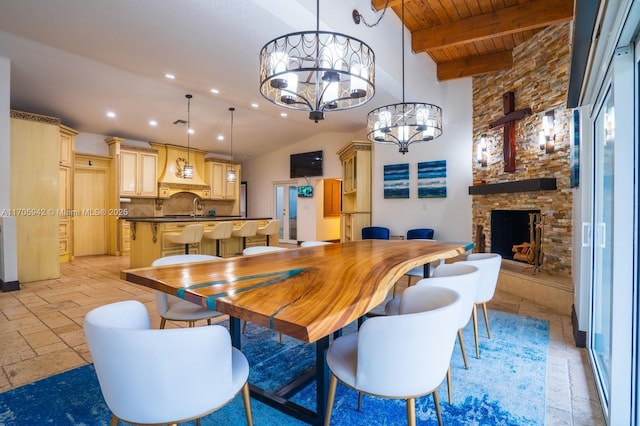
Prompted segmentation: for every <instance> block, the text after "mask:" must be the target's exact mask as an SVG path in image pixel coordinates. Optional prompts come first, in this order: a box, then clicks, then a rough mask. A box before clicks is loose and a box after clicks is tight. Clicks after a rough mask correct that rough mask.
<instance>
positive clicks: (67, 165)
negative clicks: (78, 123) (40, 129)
mask: <svg viewBox="0 0 640 426" xmlns="http://www.w3.org/2000/svg"><path fill="white" fill-rule="evenodd" d="M77 134H78V132H76V131H75V130H73V129H71V128H70V127H67V126H62V125H61V126H60V145H59V149H60V158H59V162H58V164H59V166H58V167H59V168H58V172H59V173H58V191H59V192H58V194H59V201H58V215H57V216H58V218H59V219H58V220H59V223H58V235H59V241H58V250H59V255H60V262H61V263H64V262H68V261H70V260H71V259H73V215H72V214H70V213H71V212H72V210H73V155H74V154H73V152H74V150H75V148H74V147H75V137H76V135H77Z"/></svg>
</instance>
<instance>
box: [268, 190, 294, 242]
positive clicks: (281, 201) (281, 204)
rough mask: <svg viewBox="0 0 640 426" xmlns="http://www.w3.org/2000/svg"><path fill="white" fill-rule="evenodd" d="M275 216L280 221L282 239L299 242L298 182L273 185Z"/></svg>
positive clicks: (283, 240) (282, 240)
mask: <svg viewBox="0 0 640 426" xmlns="http://www.w3.org/2000/svg"><path fill="white" fill-rule="evenodd" d="M273 195H274V196H273V199H274V203H275V205H274V210H273V211H274V212H275V213H274V216H275V218H276V219H278V220H279V221H280V241H281V242H283V243H291V244H297V243H298V182H297V181H290V182H278V183H275V184H274V185H273Z"/></svg>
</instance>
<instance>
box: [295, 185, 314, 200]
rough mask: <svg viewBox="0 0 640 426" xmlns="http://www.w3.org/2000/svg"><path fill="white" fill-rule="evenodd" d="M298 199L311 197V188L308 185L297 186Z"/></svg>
mask: <svg viewBox="0 0 640 426" xmlns="http://www.w3.org/2000/svg"><path fill="white" fill-rule="evenodd" d="M298 197H303V198H309V197H313V186H309V185H305V186H299V187H298Z"/></svg>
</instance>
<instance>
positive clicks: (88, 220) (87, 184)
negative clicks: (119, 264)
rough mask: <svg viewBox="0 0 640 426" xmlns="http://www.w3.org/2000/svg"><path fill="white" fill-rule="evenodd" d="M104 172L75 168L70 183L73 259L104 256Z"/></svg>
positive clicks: (105, 202)
mask: <svg viewBox="0 0 640 426" xmlns="http://www.w3.org/2000/svg"><path fill="white" fill-rule="evenodd" d="M107 182H108V180H107V170H105V169H100V168H84V167H83V168H76V170H75V179H74V183H75V185H74V203H75V205H74V212H75V215H74V219H73V220H74V231H73V248H74V255H75V256H91V255H98V254H107V229H108V222H107V219H108V216H107V214H108V213H109V211H108V205H107Z"/></svg>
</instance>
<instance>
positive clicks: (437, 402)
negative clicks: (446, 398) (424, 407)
mask: <svg viewBox="0 0 640 426" xmlns="http://www.w3.org/2000/svg"><path fill="white" fill-rule="evenodd" d="M433 405H435V407H436V415H437V416H438V426H442V413H441V412H440V398H438V389H435V390H434V391H433Z"/></svg>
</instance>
